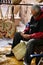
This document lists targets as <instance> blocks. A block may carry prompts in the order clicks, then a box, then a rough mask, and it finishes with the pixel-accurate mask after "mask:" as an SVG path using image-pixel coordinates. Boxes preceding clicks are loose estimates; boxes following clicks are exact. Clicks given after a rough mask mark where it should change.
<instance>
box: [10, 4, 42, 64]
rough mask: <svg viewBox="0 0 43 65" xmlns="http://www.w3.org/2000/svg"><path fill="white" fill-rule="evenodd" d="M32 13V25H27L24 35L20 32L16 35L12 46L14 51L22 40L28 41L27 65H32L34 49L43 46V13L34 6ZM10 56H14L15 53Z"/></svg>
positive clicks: (25, 59) (38, 7)
mask: <svg viewBox="0 0 43 65" xmlns="http://www.w3.org/2000/svg"><path fill="white" fill-rule="evenodd" d="M31 13H32V17H31V20H30V23H28V24H27V25H26V29H25V30H24V32H23V33H22V32H19V33H16V34H15V36H14V40H13V45H12V49H13V48H14V47H15V46H16V45H17V44H18V43H19V42H20V40H25V41H28V44H27V51H26V54H25V58H24V61H25V62H26V64H27V65H29V63H30V54H33V53H34V47H35V46H36V45H42V43H43V12H42V11H41V8H40V6H38V5H33V6H32V8H31ZM41 42H42V43H41ZM10 55H13V53H11V54H10ZM10 55H9V56H10Z"/></svg>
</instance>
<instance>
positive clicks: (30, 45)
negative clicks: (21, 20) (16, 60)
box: [12, 33, 43, 64]
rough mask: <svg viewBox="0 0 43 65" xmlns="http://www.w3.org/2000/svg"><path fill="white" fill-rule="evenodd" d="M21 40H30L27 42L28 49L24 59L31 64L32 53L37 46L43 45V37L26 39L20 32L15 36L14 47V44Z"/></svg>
mask: <svg viewBox="0 0 43 65" xmlns="http://www.w3.org/2000/svg"><path fill="white" fill-rule="evenodd" d="M20 40H25V41H28V43H27V50H26V54H25V57H24V61H25V62H26V63H27V64H29V63H30V54H33V53H34V48H35V46H37V45H38V46H40V45H43V39H30V40H26V39H24V38H23V37H22V36H21V35H20V33H16V34H15V36H14V40H13V45H12V48H14V46H16V45H17V44H18V43H19V42H20Z"/></svg>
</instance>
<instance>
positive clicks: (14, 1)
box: [12, 0, 22, 4]
mask: <svg viewBox="0 0 43 65" xmlns="http://www.w3.org/2000/svg"><path fill="white" fill-rule="evenodd" d="M21 1H22V0H12V3H13V4H19V3H20V2H21Z"/></svg>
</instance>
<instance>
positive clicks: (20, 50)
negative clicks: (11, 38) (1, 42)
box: [12, 42, 26, 60]
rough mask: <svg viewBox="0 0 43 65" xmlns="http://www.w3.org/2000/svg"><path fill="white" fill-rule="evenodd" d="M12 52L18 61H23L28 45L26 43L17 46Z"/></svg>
mask: <svg viewBox="0 0 43 65" xmlns="http://www.w3.org/2000/svg"><path fill="white" fill-rule="evenodd" d="M12 51H13V53H14V55H15V57H16V59H17V60H21V59H22V58H23V57H24V55H25V52H26V44H25V43H24V42H20V43H19V44H18V45H16V46H15V47H14V48H13V50H12Z"/></svg>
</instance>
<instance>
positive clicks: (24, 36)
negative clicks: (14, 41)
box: [21, 33, 30, 39]
mask: <svg viewBox="0 0 43 65" xmlns="http://www.w3.org/2000/svg"><path fill="white" fill-rule="evenodd" d="M21 36H22V37H23V38H25V39H30V35H29V34H24V33H21Z"/></svg>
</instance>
